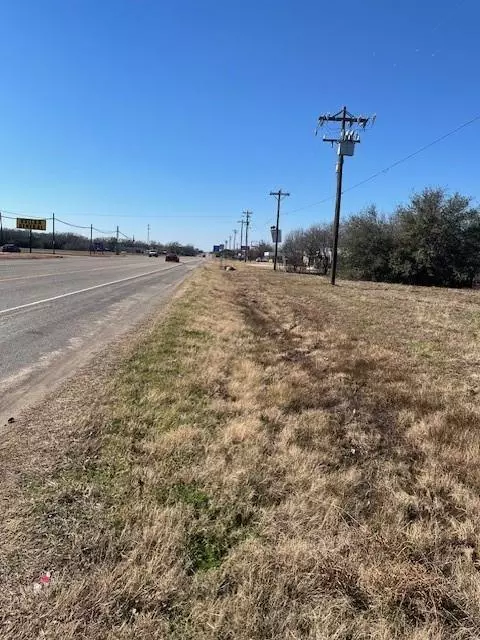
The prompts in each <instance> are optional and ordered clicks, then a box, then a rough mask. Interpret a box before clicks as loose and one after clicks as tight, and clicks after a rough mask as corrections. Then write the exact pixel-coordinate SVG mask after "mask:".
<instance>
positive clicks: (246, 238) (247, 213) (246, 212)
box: [243, 211, 252, 262]
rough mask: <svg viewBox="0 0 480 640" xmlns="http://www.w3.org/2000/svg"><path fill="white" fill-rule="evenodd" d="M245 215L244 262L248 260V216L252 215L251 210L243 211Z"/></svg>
mask: <svg viewBox="0 0 480 640" xmlns="http://www.w3.org/2000/svg"><path fill="white" fill-rule="evenodd" d="M243 214H244V216H245V258H244V260H245V262H246V261H247V260H248V228H249V226H250V218H251V216H252V212H251V211H244V212H243Z"/></svg>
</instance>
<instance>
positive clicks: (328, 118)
mask: <svg viewBox="0 0 480 640" xmlns="http://www.w3.org/2000/svg"><path fill="white" fill-rule="evenodd" d="M326 122H339V123H340V135H339V137H338V138H327V137H326V136H323V141H324V142H330V143H331V144H332V146H333V144H334V143H336V144H337V145H338V146H337V154H338V162H337V195H336V199H335V218H334V221H333V255H332V273H331V279H330V282H331V283H332V285H334V284H335V276H336V273H337V253H338V228H339V226H340V205H341V201H342V178H343V157H344V156H353V153H354V150H355V145H356V144H357V143H358V142H360V136H359V135H358V133H357V132H356V131H355V129H354V127H355V126H359V127H362V129H365V127H366V126H367V124H369V123H371V124H373V123H374V122H375V116H371V117H368V118H366V117H364V116H354V115H352V114H351V113H349V112H348V111H347V107H343V109H341V110H340V111H339V112H338V113H335V114H334V115H333V116H332V115H330V114H329V113H327V114H325V115H321V116H319V118H318V125H317V130H318V127H322V126H323V125H324V124H325V123H326ZM347 125H348V129H347Z"/></svg>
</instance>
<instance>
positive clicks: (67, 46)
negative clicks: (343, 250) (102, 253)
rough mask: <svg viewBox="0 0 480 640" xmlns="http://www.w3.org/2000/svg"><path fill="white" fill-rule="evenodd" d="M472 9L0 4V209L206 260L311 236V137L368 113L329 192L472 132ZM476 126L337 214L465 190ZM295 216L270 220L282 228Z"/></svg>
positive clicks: (379, 0)
mask: <svg viewBox="0 0 480 640" xmlns="http://www.w3.org/2000/svg"><path fill="white" fill-rule="evenodd" d="M479 19H480V5H479V3H478V2H477V1H476V0H448V1H447V0H435V1H434V0H423V1H422V2H419V0H415V1H414V0H402V2H398V1H397V2H393V1H392V0H362V2H359V1H358V0H356V1H355V2H354V1H353V0H344V2H343V3H342V11H339V10H335V4H332V3H324V2H320V1H319V0H316V1H314V0H303V1H302V0H168V1H166V0H163V1H162V0H1V1H0V58H1V60H2V63H1V65H0V74H1V76H0V77H1V99H0V122H1V126H0V150H1V154H0V209H1V210H2V211H13V212H22V213H27V214H32V215H48V214H50V212H55V213H56V215H57V216H58V217H59V218H62V219H65V220H68V221H70V222H73V223H76V224H79V225H86V226H87V225H89V224H90V223H93V224H94V225H95V226H96V227H100V228H105V229H106V230H108V229H113V228H114V227H115V225H116V224H119V225H120V228H121V230H122V231H123V232H124V233H126V234H128V235H133V234H134V235H135V237H136V238H146V234H147V224H150V226H151V237H152V238H154V239H157V240H160V241H166V240H180V241H183V242H192V243H194V244H196V245H197V246H202V247H204V248H210V246H211V245H212V244H213V243H217V242H222V241H223V240H224V239H225V238H228V236H229V235H230V234H231V233H232V229H233V228H235V227H238V225H237V224H236V222H237V221H238V220H239V218H240V215H241V212H242V210H244V209H251V210H252V211H253V220H252V222H253V227H252V238H253V239H254V240H258V239H260V238H267V237H268V228H269V226H270V224H272V223H273V221H274V210H275V202H274V199H273V198H271V197H269V196H268V193H269V191H270V190H272V189H277V188H278V187H282V188H283V189H286V190H288V191H290V192H291V197H290V198H288V199H287V200H286V201H285V203H284V205H283V208H284V211H285V216H283V221H282V225H281V226H282V227H283V228H284V230H285V231H288V229H292V228H295V227H298V226H306V225H309V224H312V223H314V222H317V221H320V222H322V221H328V220H330V219H331V217H332V213H333V201H332V202H327V203H324V204H321V205H320V204H317V205H314V206H309V205H313V203H317V202H319V201H321V200H323V199H325V198H328V197H329V196H333V195H334V192H335V172H334V166H335V152H334V151H333V150H332V149H331V148H330V147H329V145H327V144H325V143H323V142H322V141H321V137H317V138H315V137H314V135H313V133H314V129H315V124H316V118H317V116H318V115H319V114H320V113H324V112H331V113H333V112H335V111H337V110H339V109H340V108H341V107H342V105H343V104H345V105H347V108H348V109H349V110H350V111H352V112H354V113H362V114H367V115H370V114H372V113H376V114H377V120H376V124H375V126H374V127H373V128H371V129H369V130H367V131H366V132H365V133H364V134H363V135H362V142H361V144H360V145H358V146H357V149H356V155H355V157H354V158H347V159H346V161H345V172H344V176H345V179H344V188H345V189H348V187H349V186H352V185H354V184H355V183H357V182H359V181H361V180H362V179H364V178H366V177H368V176H369V175H371V174H372V173H375V172H376V171H378V170H379V169H382V168H383V167H385V166H387V165H389V164H390V163H392V162H394V161H396V160H397V159H399V158H401V157H403V156H405V155H407V154H409V153H411V152H412V151H415V150H416V149H418V148H419V147H421V146H422V145H424V144H426V143H428V142H430V141H431V140H433V139H434V138H436V137H438V136H440V135H442V134H443V133H445V132H447V131H449V130H451V129H453V128H455V127H456V126H457V125H459V124H461V123H463V122H464V121H466V120H469V119H471V118H473V117H474V116H476V115H478V114H480V104H479V97H480V89H479V84H478V81H477V78H478V63H479V53H478V44H477V37H478V35H477V31H478V22H479ZM479 131H480V122H476V123H474V124H472V125H471V126H470V127H467V128H465V129H463V130H462V131H461V132H459V133H458V134H456V135H453V136H451V137H449V138H448V139H446V140H445V141H443V142H441V143H440V144H438V145H436V146H434V147H432V148H431V149H429V150H427V151H425V152H424V153H422V154H419V155H418V156H416V157H415V158H413V159H412V160H410V161H408V162H406V163H404V164H402V165H400V166H399V167H397V168H395V169H392V170H391V171H390V172H388V173H386V174H385V175H382V176H380V177H379V178H377V179H376V180H373V181H371V182H370V183H368V184H365V185H364V186H361V187H359V188H357V189H353V190H352V191H351V192H348V193H346V194H345V195H344V199H343V207H342V215H347V214H348V213H349V212H353V211H356V210H358V209H360V208H362V207H364V206H366V205H367V204H369V203H371V202H376V203H377V204H378V206H379V207H380V209H383V210H385V211H389V210H391V209H392V208H393V207H394V206H395V205H396V204H397V203H399V202H401V201H404V200H406V199H407V198H408V197H409V195H410V194H411V192H412V190H414V189H420V188H423V187H424V186H427V185H444V186H447V187H448V188H450V189H452V190H460V191H462V192H464V193H467V194H470V195H472V196H474V197H475V196H480V193H479V191H478V168H477V165H478V152H477V144H476V142H475V140H476V139H477V136H478V134H479ZM297 209H301V211H297V212H296V213H290V214H288V212H289V211H294V210H297Z"/></svg>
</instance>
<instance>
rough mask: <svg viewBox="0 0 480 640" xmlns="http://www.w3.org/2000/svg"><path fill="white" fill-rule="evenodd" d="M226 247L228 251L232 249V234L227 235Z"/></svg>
mask: <svg viewBox="0 0 480 640" xmlns="http://www.w3.org/2000/svg"><path fill="white" fill-rule="evenodd" d="M228 248H229V250H230V251H231V250H232V236H228Z"/></svg>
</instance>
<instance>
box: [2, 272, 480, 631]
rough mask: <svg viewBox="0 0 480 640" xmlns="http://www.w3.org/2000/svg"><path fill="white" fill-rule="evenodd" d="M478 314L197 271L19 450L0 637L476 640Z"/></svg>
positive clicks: (406, 296)
mask: <svg viewBox="0 0 480 640" xmlns="http://www.w3.org/2000/svg"><path fill="white" fill-rule="evenodd" d="M479 318H480V294H479V293H476V292H469V291H441V290H433V289H432V290H429V289H420V288H408V287H400V286H385V285H375V284H365V283H356V284H353V283H348V282H341V283H340V286H338V287H336V288H335V289H334V290H333V289H331V288H330V287H329V286H328V285H327V284H326V282H325V281H323V280H322V279H321V278H315V277H309V276H296V275H287V274H280V273H279V274H274V273H272V272H270V271H266V270H261V269H254V268H248V267H242V268H241V269H240V270H238V271H236V272H229V273H226V272H221V271H220V270H219V269H218V268H215V266H213V265H212V266H210V267H209V268H208V269H206V270H203V271H202V272H199V273H197V274H196V275H195V276H194V277H193V279H192V280H191V281H190V283H189V284H188V286H187V290H186V293H185V295H183V297H181V298H180V299H179V300H177V302H176V303H175V304H174V306H173V308H172V310H171V313H170V314H169V316H168V318H167V319H166V320H165V321H163V322H160V323H158V325H157V326H156V327H155V329H154V330H153V331H152V332H151V333H149V334H148V335H146V336H144V337H143V338H142V339H141V341H140V343H139V344H138V345H137V346H136V348H135V350H133V351H132V353H131V354H130V355H129V356H128V358H127V359H126V361H125V363H124V364H123V365H122V366H121V367H120V368H119V370H118V372H117V373H116V375H115V376H114V377H113V379H112V380H110V381H109V382H108V383H107V384H106V386H105V385H100V387H99V388H98V389H95V384H94V383H92V385H91V387H90V388H89V389H87V390H86V391H85V399H84V400H82V401H79V400H78V399H77V406H81V410H80V409H78V417H77V419H76V420H72V419H70V421H69V423H68V424H67V425H66V429H65V432H64V433H62V430H61V428H60V427H61V420H59V417H58V415H57V416H56V417H53V416H52V420H53V424H54V427H52V429H51V430H49V435H48V437H46V438H45V439H44V441H43V442H42V441H39V440H38V434H37V439H36V440H35V438H32V440H31V441H32V442H33V443H35V445H36V447H34V448H31V449H30V453H29V454H25V445H24V443H23V442H22V438H21V437H18V436H15V435H12V436H11V437H10V439H9V440H8V442H7V445H6V446H8V448H7V449H6V451H7V453H8V460H7V459H6V457H5V456H4V458H3V459H2V462H3V464H4V465H6V464H8V466H9V470H10V473H9V475H8V477H7V478H6V479H5V480H4V483H3V485H2V486H3V488H2V489H1V490H0V492H3V496H2V497H4V498H5V499H6V498H8V503H7V504H6V506H5V510H4V515H3V520H2V522H1V523H0V536H1V538H0V561H1V564H0V568H1V570H2V573H3V577H2V585H3V588H2V590H1V591H0V628H1V629H2V631H1V633H0V635H1V637H2V638H7V639H13V638H15V640H27V639H28V640H30V639H32V638H48V639H53V638H62V640H63V639H64V640H69V639H74V638H75V639H77V638H102V639H104V638H105V639H112V640H113V639H126V638H132V639H133V638H136V639H139V638H140V639H145V640H147V639H148V640H149V639H151V638H152V639H156V638H171V639H173V640H175V639H178V640H179V639H192V640H193V639H194V638H195V639H200V640H213V639H222V640H227V639H228V640H229V639H231V640H234V639H235V640H251V639H259V640H260V639H262V640H264V639H272V640H273V639H274V638H275V639H276V638H285V639H287V638H288V639H300V638H302V639H303V638H309V639H316V640H319V639H323V638H325V639H327V638H336V639H340V638H342V639H345V640H346V639H350V640H354V639H355V640H357V639H360V638H362V639H366V638H380V639H387V638H409V639H410V638H413V639H416V640H420V639H422V640H423V639H430V640H434V639H435V640H440V639H449V638H453V639H456V640H459V639H460V638H462V639H463V638H478V637H480V573H479V571H480V556H479V555H478V554H479V532H480V499H479V490H480V470H479V469H480V467H479V465H478V460H479V454H480V435H479V433H478V429H479V396H478V393H479V373H478V363H479V359H480V349H479V346H478V335H479V333H480V320H479ZM79 402H80V405H78V403H79ZM55 425H56V426H55ZM31 429H33V433H35V428H34V427H31ZM52 434H53V435H52ZM39 451H40V453H39ZM42 570H51V571H52V583H51V585H50V587H48V588H46V589H44V590H42V591H41V592H40V593H34V591H33V588H32V583H33V582H34V581H35V579H36V578H38V575H39V574H40V572H41V571H42Z"/></svg>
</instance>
